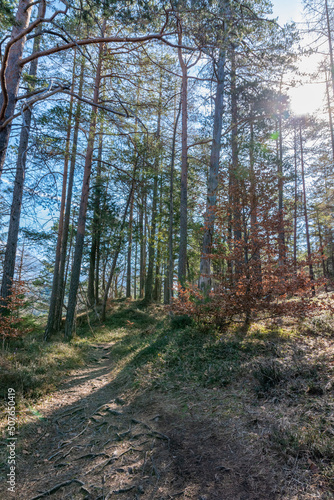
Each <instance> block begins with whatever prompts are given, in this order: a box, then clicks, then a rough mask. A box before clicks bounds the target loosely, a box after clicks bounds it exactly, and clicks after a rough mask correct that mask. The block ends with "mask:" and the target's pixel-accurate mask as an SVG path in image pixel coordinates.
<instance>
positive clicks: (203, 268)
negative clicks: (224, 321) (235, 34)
mask: <svg viewBox="0 0 334 500" xmlns="http://www.w3.org/2000/svg"><path fill="white" fill-rule="evenodd" d="M225 59H226V52H225V49H220V52H219V59H218V67H217V89H216V98H215V112H214V121H213V135H212V144H211V155H210V166H209V177H208V192H207V202H206V212H205V215H204V237H203V246H202V255H201V262H200V282H199V283H200V288H202V289H203V290H206V291H208V290H209V289H210V285H211V278H210V274H211V259H210V253H211V251H212V242H213V233H214V223H215V216H216V207H217V189H218V180H219V156H220V149H221V136H222V122H223V106H224V87H225Z"/></svg>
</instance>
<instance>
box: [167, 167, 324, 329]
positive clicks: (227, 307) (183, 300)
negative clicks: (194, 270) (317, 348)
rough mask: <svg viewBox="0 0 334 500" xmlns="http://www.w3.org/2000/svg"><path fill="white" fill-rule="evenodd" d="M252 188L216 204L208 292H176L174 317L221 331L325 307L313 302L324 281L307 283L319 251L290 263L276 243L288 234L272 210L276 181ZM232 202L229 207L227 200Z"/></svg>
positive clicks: (265, 180)
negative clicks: (233, 324) (184, 317)
mask: <svg viewBox="0 0 334 500" xmlns="http://www.w3.org/2000/svg"><path fill="white" fill-rule="evenodd" d="M254 190H255V188H254V186H253V187H252V186H251V189H248V190H247V188H245V189H244V190H242V191H241V189H240V185H239V187H238V192H234V193H232V195H231V192H230V195H229V197H228V200H226V199H225V200H224V199H222V200H220V205H219V208H218V209H216V213H215V215H216V218H215V241H214V244H213V246H212V251H211V253H210V255H206V256H205V257H206V258H208V259H210V261H211V268H212V270H213V272H212V274H211V276H210V282H209V290H200V289H199V288H198V286H195V285H187V286H186V287H185V288H183V289H182V288H181V287H179V289H178V298H177V299H176V300H175V301H174V302H173V304H172V310H173V312H174V313H176V314H188V315H190V316H192V317H194V318H195V319H196V320H197V321H200V322H204V323H209V324H215V325H217V326H219V327H221V328H224V327H226V326H227V325H228V324H229V323H230V322H232V321H238V322H239V321H240V322H245V324H249V323H250V322H251V321H252V320H253V319H256V318H275V317H280V316H293V317H304V316H307V315H311V314H313V313H314V312H315V311H316V310H319V309H321V308H322V309H323V308H327V309H328V308H329V309H330V308H331V306H330V305H328V304H327V303H326V304H325V303H320V302H319V301H318V300H314V299H313V297H312V295H313V294H314V292H315V290H316V289H317V288H318V287H319V286H322V285H323V284H324V279H323V278H321V279H320V278H319V279H317V280H311V279H310V275H309V266H310V264H312V265H313V266H315V265H316V264H317V263H319V262H320V261H321V259H322V255H321V252H319V253H317V254H313V255H312V256H310V258H309V259H307V260H304V261H302V260H300V261H299V262H294V261H293V258H292V257H291V255H289V252H288V249H287V248H286V247H285V246H284V242H283V244H282V239H281V238H280V233H281V234H282V232H283V231H282V229H281V228H282V226H283V224H284V234H285V238H287V236H288V235H289V233H290V232H291V228H290V227H289V224H288V223H286V222H283V220H284V219H283V214H280V213H279V212H278V210H277V199H276V198H275V193H276V192H277V179H276V180H275V179H273V177H271V178H269V179H268V177H266V176H265V175H264V174H262V177H261V180H260V181H258V182H257V186H256V193H255V191H254ZM231 199H232V200H233V203H231V202H230V201H229V200H231Z"/></svg>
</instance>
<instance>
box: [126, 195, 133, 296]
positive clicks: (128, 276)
mask: <svg viewBox="0 0 334 500" xmlns="http://www.w3.org/2000/svg"><path fill="white" fill-rule="evenodd" d="M133 194H134V193H133V190H132V194H131V201H130V215H129V232H128V235H129V237H128V255H127V269H126V297H127V298H131V259H132V225H133Z"/></svg>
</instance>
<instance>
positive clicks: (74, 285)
mask: <svg viewBox="0 0 334 500" xmlns="http://www.w3.org/2000/svg"><path fill="white" fill-rule="evenodd" d="M104 31H105V21H104V28H103V32H104ZM103 50H104V44H103V43H101V44H100V48H99V57H98V63H97V68H96V76H95V84H94V96H93V103H94V105H93V108H92V115H91V122H90V126H89V135H88V144H87V151H86V159H85V167H84V178H83V184H82V192H81V200H80V207H79V217H78V228H77V236H76V243H75V252H74V263H73V267H72V274H71V283H70V290H69V297H68V306H67V315H66V322H65V338H66V339H71V338H72V329H73V322H74V315H75V308H76V302H77V293H78V286H79V279H80V270H81V260H82V252H83V244H84V238H85V228H86V213H87V205H88V195H89V181H90V176H91V169H92V160H93V151H94V139H95V129H96V119H97V109H98V108H97V105H98V101H99V90H100V82H101V69H102V56H103Z"/></svg>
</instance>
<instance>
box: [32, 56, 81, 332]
mask: <svg viewBox="0 0 334 500" xmlns="http://www.w3.org/2000/svg"><path fill="white" fill-rule="evenodd" d="M37 60H38V59H36V61H37ZM75 67H76V64H75V59H74V63H73V74H72V89H73V88H74V81H75ZM72 112H73V97H71V101H70V109H69V117H68V124H67V134H66V145H65V158H64V171H63V185H62V193H61V203H60V212H59V224H58V234H57V243H56V256H55V264H54V270H53V281H52V290H51V298H50V306H49V314H48V322H47V326H46V329H45V332H44V339H45V340H46V339H48V338H49V337H50V335H52V334H53V333H54V331H55V312H56V301H57V292H58V287H59V267H60V258H61V244H62V240H63V238H64V214H65V203H66V186H67V174H68V163H69V156H70V155H69V150H70V140H71V130H72Z"/></svg>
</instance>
